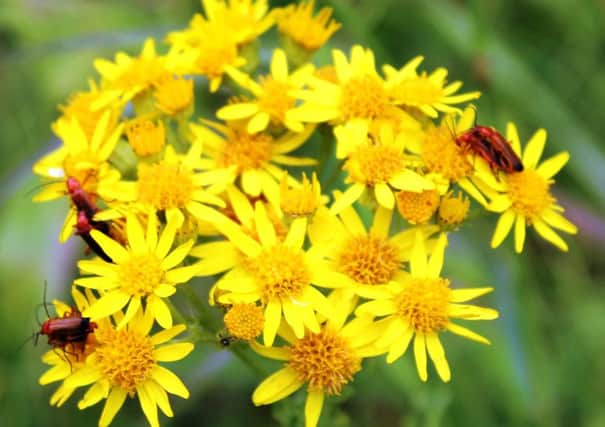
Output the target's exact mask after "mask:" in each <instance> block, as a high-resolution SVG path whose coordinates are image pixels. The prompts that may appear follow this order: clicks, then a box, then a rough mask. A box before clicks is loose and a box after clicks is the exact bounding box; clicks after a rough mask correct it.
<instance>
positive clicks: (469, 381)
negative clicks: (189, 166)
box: [0, 0, 605, 427]
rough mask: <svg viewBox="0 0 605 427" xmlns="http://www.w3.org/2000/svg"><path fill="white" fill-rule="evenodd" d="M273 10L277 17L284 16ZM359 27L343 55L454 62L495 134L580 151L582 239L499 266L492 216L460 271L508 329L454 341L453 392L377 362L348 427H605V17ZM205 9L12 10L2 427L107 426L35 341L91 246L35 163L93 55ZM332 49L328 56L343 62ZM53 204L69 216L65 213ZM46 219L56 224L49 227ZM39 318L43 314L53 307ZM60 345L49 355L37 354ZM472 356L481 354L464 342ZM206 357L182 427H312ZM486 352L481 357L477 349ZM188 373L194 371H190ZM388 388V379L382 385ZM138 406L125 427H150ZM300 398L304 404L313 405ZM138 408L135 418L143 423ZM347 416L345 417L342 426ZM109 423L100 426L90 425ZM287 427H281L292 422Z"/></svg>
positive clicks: (463, 5) (343, 40) (400, 8)
mask: <svg viewBox="0 0 605 427" xmlns="http://www.w3.org/2000/svg"><path fill="white" fill-rule="evenodd" d="M285 3H286V2H285V1H281V2H272V5H278V4H285ZM318 3H321V4H328V3H329V5H330V6H332V7H333V8H334V9H335V17H336V18H337V19H338V20H339V21H340V22H342V23H343V30H341V31H340V32H339V33H338V34H337V36H336V37H335V40H334V42H333V45H335V46H337V47H339V48H343V49H345V50H348V48H349V46H350V45H351V44H353V42H357V43H360V44H362V45H365V46H367V47H370V48H372V49H373V50H374V52H376V55H377V62H378V63H385V62H388V63H391V64H393V65H395V66H399V65H402V64H403V63H405V62H406V61H407V60H409V59H410V58H412V57H413V56H415V55H417V54H422V55H424V56H425V58H426V59H425V67H426V69H432V68H434V67H436V66H439V65H443V66H445V67H447V68H448V70H449V71H450V75H451V76H455V78H456V79H460V80H463V81H464V82H465V88H466V89H467V90H475V89H478V90H481V91H482V92H483V96H482V97H481V99H480V100H479V101H478V107H479V111H481V115H480V117H479V119H478V120H479V122H480V123H482V124H489V125H493V126H496V127H499V128H502V127H503V126H504V124H505V123H506V122H507V121H509V120H513V121H515V122H516V123H518V124H519V125H520V133H521V135H522V138H527V137H528V136H529V135H530V132H531V131H533V130H534V129H536V128H538V127H544V128H546V129H547V130H548V132H549V138H548V139H549V146H550V148H549V149H550V150H552V151H551V152H549V153H547V154H549V155H550V154H553V153H555V152H557V151H560V150H563V149H565V150H569V151H570V153H571V159H572V160H571V161H570V163H569V164H568V166H567V168H566V170H565V172H564V173H563V174H561V175H560V177H559V181H560V182H559V183H558V188H560V193H559V194H558V195H557V196H558V197H559V199H560V201H561V203H562V204H563V205H564V206H566V208H567V212H568V214H569V216H570V218H571V219H572V221H574V222H575V223H576V224H578V226H579V229H580V233H579V236H578V237H577V238H575V239H570V243H571V244H570V251H569V253H567V254H562V253H559V252H558V251H556V249H553V248H551V247H549V246H548V245H547V244H545V243H543V242H540V241H538V240H537V239H535V238H530V239H529V241H528V242H527V244H528V245H527V249H526V251H525V252H524V255H525V256H523V257H518V256H516V255H514V254H512V251H511V250H510V247H509V248H500V249H498V250H497V251H496V252H495V254H494V255H496V256H491V257H485V256H483V254H484V252H485V251H487V250H489V249H488V246H487V240H486V236H487V235H489V234H490V232H491V230H492V229H493V223H489V222H488V221H485V222H484V223H482V222H475V223H474V224H473V228H474V229H473V230H468V231H469V232H468V233H464V235H465V236H471V237H468V238H466V239H465V240H460V239H458V240H454V241H453V242H452V243H451V244H452V246H454V245H455V247H456V249H455V250H452V251H451V253H450V256H449V258H448V262H447V265H446V273H448V275H449V276H451V277H455V278H457V280H458V282H459V283H473V284H481V283H486V284H487V282H488V280H489V281H490V283H491V284H494V285H495V288H496V292H495V294H494V295H493V296H492V297H491V300H490V301H489V305H490V306H494V307H496V308H497V309H498V310H499V311H500V312H501V319H499V320H498V321H496V322H491V324H489V325H485V326H484V325H481V326H480V328H481V329H479V332H481V333H484V334H485V335H488V336H490V337H491V338H492V340H493V342H494V345H492V346H491V347H488V348H481V349H476V348H470V347H469V346H468V345H457V343H458V342H459V340H457V339H456V338H452V339H449V337H448V338H446V339H445V340H446V343H445V346H446V347H447V348H448V357H449V358H450V359H451V361H452V366H454V370H455V371H454V380H453V381H452V382H451V383H449V384H442V383H440V382H439V380H438V379H437V378H436V377H435V376H433V377H432V378H431V380H429V383H428V384H422V383H421V382H420V380H419V379H418V378H417V375H416V373H415V371H414V367H413V364H412V363H409V362H410V360H407V359H409V358H411V355H407V356H405V357H406V358H407V359H406V360H405V362H408V363H397V364H396V366H393V367H389V368H390V369H389V370H388V372H378V371H380V370H386V368H385V367H384V364H383V363H382V361H375V363H373V362H372V361H369V362H370V363H368V364H367V365H366V366H365V369H364V370H363V372H362V374H361V375H359V377H358V378H357V379H356V381H355V383H354V384H353V388H354V393H347V395H345V396H342V398H341V399H340V402H341V403H342V408H338V407H329V408H325V409H324V410H325V411H333V413H334V415H333V416H330V417H328V416H325V417H322V418H324V419H326V420H336V422H338V423H339V424H338V425H339V426H372V425H378V424H379V425H381V426H419V427H420V426H438V425H444V426H496V425H498V426H517V425H531V426H549V427H550V426H566V425H584V426H594V427H597V426H601V425H605V407H604V406H603V404H602V396H603V395H605V364H603V363H602V354H604V353H605V340H603V339H602V336H603V333H605V317H604V316H603V315H602V313H604V312H605V291H604V289H603V287H602V283H605V281H604V279H605V268H604V266H605V263H603V261H602V255H601V254H602V253H603V249H604V247H605V219H604V218H603V217H604V215H603V212H605V191H604V190H603V186H604V184H605V155H604V151H605V142H604V140H603V137H602V135H603V134H604V133H605V124H604V122H603V120H602V119H601V116H602V112H601V108H600V104H601V102H602V99H604V98H605V26H603V22H605V4H604V3H603V2H601V1H596V0H594V1H582V2H571V1H568V0H567V1H566V0H552V1H543V0H526V1H518V0H517V1H504V0H495V1H490V2H481V1H466V2H465V1H432V2H425V1H404V0H335V1H332V2H318ZM199 10H200V6H199V3H198V2H197V1H196V0H171V1H168V0H163V1H160V0H154V1H151V0H146V1H143V0H129V1H117V0H111V1H110V0H107V1H103V2H100V1H93V0H55V1H39V0H25V1H22V0H5V1H3V3H2V5H0V99H1V100H2V102H1V103H0V131H1V135H2V137H1V138H2V141H1V143H0V150H1V151H0V180H1V183H2V185H1V186H0V203H1V204H0V277H1V285H0V301H1V303H0V304H1V308H2V310H0V325H2V329H0V354H1V358H0V414H1V415H2V417H1V419H2V424H3V425H7V426H16V427H21V426H40V425H47V426H54V425H56V426H59V425H61V426H71V425H74V426H75V425H94V424H95V423H96V419H98V412H99V410H100V408H92V409H89V410H87V411H84V412H82V411H77V410H76V409H75V408H73V405H74V401H72V402H68V403H67V404H66V405H65V407H64V408H62V409H59V410H56V409H52V408H50V407H49V406H48V404H47V400H48V398H49V396H50V394H51V392H52V391H51V389H49V388H44V389H43V388H41V387H39V386H38V385H37V384H36V382H37V378H38V376H39V374H40V372H41V370H42V369H43V368H42V367H41V366H40V364H39V362H38V360H39V358H38V356H39V354H40V353H41V352H42V349H40V348H32V346H31V345H26V346H25V347H23V348H21V349H19V348H18V347H19V345H20V344H21V342H22V341H23V340H25V339H26V338H27V336H28V335H29V334H31V331H32V330H34V329H35V328H37V327H38V326H36V323H35V311H36V304H38V303H39V302H40V301H41V298H42V288H43V283H44V281H45V280H46V281H48V284H49V287H48V288H49V289H48V294H49V299H52V298H54V297H64V296H65V294H66V292H67V290H68V289H69V284H70V281H71V277H72V274H73V272H72V271H68V270H69V269H70V268H71V267H67V266H72V265H74V262H73V259H74V258H75V256H76V253H80V251H81V250H82V248H81V247H80V246H79V245H78V242H74V241H72V242H70V244H68V245H65V246H59V244H58V243H55V239H56V237H55V236H56V235H57V234H58V230H59V228H60V225H61V224H60V223H61V220H62V218H61V215H62V212H63V211H64V206H59V205H58V204H55V205H50V206H45V207H44V210H42V208H41V207H40V206H39V205H34V204H33V203H32V202H30V195H29V194H28V192H29V191H31V190H33V189H34V185H35V184H34V183H33V179H30V178H29V177H30V176H31V175H30V168H31V164H32V162H33V160H34V159H35V158H38V157H40V154H41V153H42V152H46V151H48V150H49V149H50V147H51V146H53V144H54V142H53V137H52V134H51V132H50V123H51V121H52V120H54V119H55V118H56V116H57V110H56V105H57V104H58V103H61V102H64V100H65V99H66V97H67V96H68V95H69V93H71V92H72V91H74V90H77V89H82V88H84V85H85V81H86V77H87V76H89V75H92V73H93V68H92V65H91V63H92V59H93V58H95V57H99V56H105V57H112V56H113V52H115V51H117V50H120V49H125V48H128V47H131V48H133V49H138V47H139V46H140V44H141V42H142V41H143V40H144V38H145V37H146V36H148V35H152V36H160V35H161V34H164V33H166V32H167V31H168V30H170V29H173V28H181V27H183V26H185V25H186V23H187V21H188V19H189V18H190V16H191V15H192V14H193V13H194V12H198V11H199ZM321 54H323V55H325V58H327V57H328V55H329V50H328V49H324V50H323V51H322V52H321ZM53 208H54V209H53ZM41 212H44V214H43V215H42V214H41ZM39 311H40V313H39V316H40V318H42V317H43V314H42V312H43V310H41V309H40V310H39ZM39 344H40V347H44V346H45V345H46V343H43V342H41V343H39ZM465 344H466V343H465ZM212 350H213V351H212V352H210V351H206V349H205V348H204V347H203V346H198V348H197V349H196V351H195V354H193V355H192V357H190V358H189V359H187V362H186V363H184V364H183V365H182V366H181V369H180V370H179V371H180V372H177V374H179V375H180V376H181V377H183V378H184V380H185V382H187V384H188V385H189V386H190V389H191V391H192V397H191V398H190V399H189V400H188V401H182V402H177V404H176V405H175V406H176V407H175V413H176V414H178V415H177V417H176V418H175V419H174V420H172V422H171V423H170V422H168V423H166V425H175V426H177V425H211V424H212V425H220V426H227V427H229V426H243V425H259V426H267V425H276V426H277V425H284V426H286V425H291V426H297V425H300V423H301V419H299V418H297V416H299V415H297V414H300V411H298V412H297V414H293V413H289V412H288V408H285V407H284V408H283V410H280V409H277V410H276V411H275V412H274V414H276V416H277V417H278V418H279V421H277V420H272V418H271V415H270V411H269V409H268V408H253V406H252V403H251V402H250V397H249V396H250V392H251V391H252V389H253V388H254V386H255V384H256V382H257V380H258V378H257V377H255V375H254V374H253V373H251V372H249V371H248V370H246V368H245V367H243V366H241V365H240V364H239V363H238V362H236V361H234V360H232V359H231V358H230V357H229V356H228V354H227V353H226V352H218V353H217V352H215V350H216V349H212ZM479 350H480V351H479ZM184 375H186V376H184ZM377 378H379V379H380V380H377ZM133 404H134V401H133V402H130V403H129V404H128V405H127V407H126V408H125V410H123V411H122V412H121V413H120V416H119V417H118V418H117V419H116V420H115V422H114V424H113V425H116V426H120V425H128V426H132V425H145V420H144V419H143V418H142V417H140V415H139V412H140V411H139V409H138V408H136V407H134V406H133ZM302 404H303V403H302V400H301V405H302ZM129 409H130V410H129ZM341 409H344V410H346V415H345V413H344V412H342V413H339V411H340V410H341ZM93 412H94V415H93V414H92V413H93ZM280 423H281V424H280Z"/></svg>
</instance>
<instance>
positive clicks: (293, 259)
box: [197, 202, 346, 346]
mask: <svg viewBox="0 0 605 427" xmlns="http://www.w3.org/2000/svg"><path fill="white" fill-rule="evenodd" d="M254 222H255V229H256V231H257V232H258V240H255V239H254V238H252V237H250V236H249V235H248V234H246V233H245V232H244V231H243V230H242V229H241V227H240V226H239V225H238V224H236V223H235V222H232V221H229V222H225V221H223V222H221V223H220V224H217V226H216V227H217V229H218V230H219V231H220V232H221V233H222V234H224V235H225V236H226V237H227V239H228V240H229V241H230V242H231V244H232V245H233V246H234V247H235V248H236V249H237V252H236V253H235V254H234V252H233V249H232V246H229V245H224V244H223V245H220V244H217V243H216V242H212V243H214V245H213V246H212V247H211V248H212V250H208V249H209V248H210V245H211V244H208V245H207V246H206V247H205V250H203V251H202V250H200V251H199V252H198V253H197V255H198V256H202V257H203V260H202V263H201V265H202V266H203V265H210V266H212V265H221V266H222V269H223V270H226V269H227V268H230V270H229V271H228V272H227V273H226V274H225V275H224V276H223V277H222V278H221V279H220V280H219V281H218V282H217V284H216V287H217V289H218V290H221V291H223V292H222V293H220V295H219V296H218V301H219V302H220V303H223V304H237V303H252V302H256V301H260V302H261V303H262V305H263V306H264V315H265V324H264V330H263V337H264V342H265V345H267V346H270V345H272V344H273V341H274V339H275V335H276V333H277V330H278V328H279V326H280V324H281V323H282V321H283V320H285V322H286V323H287V324H288V325H290V326H291V327H292V329H293V330H294V333H295V334H296V336H297V337H299V338H302V337H303V335H304V334H305V328H307V329H309V330H310V331H312V332H315V333H319V331H320V326H319V322H318V320H317V317H316V313H321V314H322V315H324V316H325V317H329V316H330V315H331V307H330V305H329V304H328V302H327V300H326V298H325V296H324V295H323V294H322V293H321V292H319V291H318V290H317V289H316V288H315V286H321V287H327V288H337V287H341V286H343V285H345V284H346V283H345V281H344V280H342V275H339V274H336V273H334V272H332V271H329V270H327V269H325V268H323V263H321V262H320V259H319V257H318V256H317V255H316V254H314V253H312V252H306V251H305V250H304V249H303V244H304V241H305V237H306V231H307V218H306V217H301V218H296V219H295V220H293V221H292V223H291V224H290V226H289V228H288V233H287V235H286V237H285V239H284V240H283V241H280V240H279V239H278V237H277V233H276V230H275V228H274V227H273V224H272V223H271V221H270V219H269V217H268V215H267V211H266V209H265V207H264V206H263V204H262V203H260V202H257V203H256V206H255V210H254ZM215 271H216V270H215ZM198 274H204V275H206V274H208V271H204V270H203V269H200V270H199V272H198ZM314 285H315V286H314Z"/></svg>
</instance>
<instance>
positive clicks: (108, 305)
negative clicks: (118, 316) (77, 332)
mask: <svg viewBox="0 0 605 427" xmlns="http://www.w3.org/2000/svg"><path fill="white" fill-rule="evenodd" d="M128 301H130V295H128V294H126V293H124V292H122V291H120V290H116V291H111V292H109V293H107V294H105V295H103V296H102V297H101V298H99V300H98V301H97V302H95V303H94V304H93V305H91V306H90V307H88V308H87V309H86V310H84V312H83V313H82V316H83V317H90V318H91V320H97V319H101V318H103V317H107V316H109V315H111V314H113V313H115V312H116V311H119V310H121V309H122V308H123V307H124V306H125V305H126V304H127V303H128Z"/></svg>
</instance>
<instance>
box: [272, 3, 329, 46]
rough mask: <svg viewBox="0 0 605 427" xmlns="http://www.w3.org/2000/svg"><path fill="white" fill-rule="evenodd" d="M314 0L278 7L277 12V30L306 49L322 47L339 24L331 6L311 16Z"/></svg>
mask: <svg viewBox="0 0 605 427" xmlns="http://www.w3.org/2000/svg"><path fill="white" fill-rule="evenodd" d="M313 9H315V0H309V1H307V2H304V1H301V2H300V3H298V4H291V5H289V6H286V7H284V8H282V9H280V10H279V11H278V13H277V28H278V29H279V32H280V33H281V34H283V35H285V36H287V37H289V38H290V39H292V40H293V41H294V42H295V43H296V44H298V45H299V46H302V47H303V48H304V49H306V50H308V51H315V50H317V49H319V48H320V47H322V46H323V45H324V44H326V42H327V41H328V39H329V38H330V37H332V35H333V34H334V33H335V32H336V31H338V29H339V28H340V27H341V25H340V24H339V23H338V22H336V21H335V20H334V19H330V18H331V16H332V8H331V7H324V8H322V9H321V10H320V11H319V13H318V14H317V15H316V16H313Z"/></svg>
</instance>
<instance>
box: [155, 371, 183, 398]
mask: <svg viewBox="0 0 605 427" xmlns="http://www.w3.org/2000/svg"><path fill="white" fill-rule="evenodd" d="M151 377H152V378H153V379H154V380H156V381H157V383H158V384H159V385H160V386H161V387H162V388H163V389H164V390H166V391H167V392H168V393H170V394H174V395H175V396H179V397H182V398H183V399H188V398H189V390H187V387H185V384H183V382H182V381H181V379H180V378H179V377H177V376H176V375H175V374H174V373H173V372H172V371H169V370H168V369H166V368H164V367H163V366H159V365H156V366H155V367H154V368H153V371H151Z"/></svg>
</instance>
